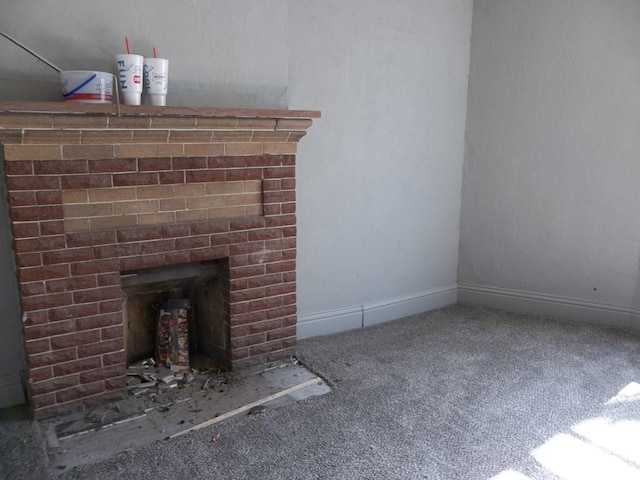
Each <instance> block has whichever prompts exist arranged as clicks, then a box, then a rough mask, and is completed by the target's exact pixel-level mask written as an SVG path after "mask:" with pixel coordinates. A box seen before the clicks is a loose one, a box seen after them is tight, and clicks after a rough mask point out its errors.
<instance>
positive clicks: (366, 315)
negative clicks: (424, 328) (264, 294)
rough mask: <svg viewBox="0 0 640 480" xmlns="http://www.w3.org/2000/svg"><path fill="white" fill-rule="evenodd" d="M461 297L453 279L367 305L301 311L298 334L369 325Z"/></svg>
mask: <svg viewBox="0 0 640 480" xmlns="http://www.w3.org/2000/svg"><path fill="white" fill-rule="evenodd" d="M457 301H458V286H457V284H455V283H451V284H448V285H443V286H441V287H437V288H433V289H430V290H424V291H422V292H416V293H411V294H408V295H400V296H397V297H392V298H388V299H385V300H382V301H379V302H372V303H367V304H365V305H360V306H353V307H347V308H340V309H336V310H328V311H324V312H318V313H312V314H306V315H298V338H299V339H303V338H309V337H315V336H318V335H328V334H330V333H338V332H345V331H347V330H353V329H356V328H363V327H369V326H371V325H377V324H379V323H384V322H389V321H391V320H397V319H399V318H403V317H408V316H409V315H415V314H417V313H422V312H426V311H428V310H433V309H436V308H441V307H446V306H447V305H453V304H455V303H457Z"/></svg>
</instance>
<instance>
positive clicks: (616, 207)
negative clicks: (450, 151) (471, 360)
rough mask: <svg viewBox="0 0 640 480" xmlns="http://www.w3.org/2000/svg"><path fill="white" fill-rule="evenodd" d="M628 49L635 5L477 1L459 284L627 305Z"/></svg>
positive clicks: (632, 49)
mask: <svg viewBox="0 0 640 480" xmlns="http://www.w3.org/2000/svg"><path fill="white" fill-rule="evenodd" d="M639 45H640V2H637V1H629V0H611V1H607V2H602V1H600V0H563V1H557V0H537V1H535V2H528V1H517V2H506V1H495V0H475V3H474V12H473V35H472V47H471V66H470V85H469V101H468V113H467V131H466V150H465V168H464V182H463V188H462V215H461V239H460V268H459V281H460V282H461V285H463V284H469V285H470V286H471V287H473V286H483V287H490V288H493V289H495V290H494V291H493V293H496V294H498V295H502V294H504V295H506V296H511V297H512V299H513V298H515V297H516V296H517V295H519V294H520V293H519V292H533V293H535V294H543V295H550V296H552V297H554V298H555V300H554V298H547V299H546V300H550V301H551V302H552V303H553V302H557V303H562V302H563V301H564V300H563V299H565V300H566V299H577V300H578V302H577V303H578V304H580V303H582V304H585V305H588V306H590V307H594V308H596V309H598V308H600V307H602V308H603V309H604V310H608V311H609V312H610V313H611V314H612V315H613V314H614V313H615V314H616V315H617V314H618V313H620V314H623V313H624V312H625V311H627V312H628V311H629V309H630V308H631V307H633V306H634V304H635V306H636V307H637V306H638V299H637V297H638V294H637V293H636V291H637V283H638V253H639V248H640V222H638V220H637V218H638V211H639V209H640V189H639V188H638V179H639V178H640V162H639V161H638V159H639V158H640V135H639V134H638V132H640V54H639V53H638V52H639V50H638V46H639ZM501 289H506V290H504V291H501ZM462 292H463V288H461V293H460V294H461V296H462ZM486 292H487V291H485V293H486ZM476 293H477V292H476ZM634 295H635V296H636V299H635V301H634ZM474 298H475V299H476V300H477V299H478V298H479V297H474ZM487 298H488V297H487ZM495 298H497V297H494V299H495ZM531 299H533V300H536V298H533V297H530V298H529V300H531ZM540 299H542V300H544V301H546V300H545V299H544V298H543V297H538V298H537V300H540ZM498 303H499V302H498ZM516 303H517V302H516ZM521 305H522V303H521ZM540 305H541V304H538V306H540ZM552 313H553V312H552ZM592 313H593V312H592ZM622 323H624V322H622Z"/></svg>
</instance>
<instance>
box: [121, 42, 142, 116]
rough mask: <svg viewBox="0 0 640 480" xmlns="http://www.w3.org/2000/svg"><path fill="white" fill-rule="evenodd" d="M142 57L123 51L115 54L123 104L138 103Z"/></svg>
mask: <svg viewBox="0 0 640 480" xmlns="http://www.w3.org/2000/svg"><path fill="white" fill-rule="evenodd" d="M143 65H144V57H143V56H142V55H134V54H128V53H123V54H122V55H116V66H117V69H118V86H119V87H120V91H121V92H122V97H123V99H124V104H125V105H140V103H141V102H140V99H141V96H142V80H143V78H142V75H143V70H142V68H143Z"/></svg>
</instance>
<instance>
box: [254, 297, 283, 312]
mask: <svg viewBox="0 0 640 480" xmlns="http://www.w3.org/2000/svg"><path fill="white" fill-rule="evenodd" d="M280 306H282V297H272V298H261V299H259V300H252V301H250V302H247V307H248V309H249V311H250V312H257V311H258V310H268V309H270V308H276V307H280Z"/></svg>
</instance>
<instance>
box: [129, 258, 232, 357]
mask: <svg viewBox="0 0 640 480" xmlns="http://www.w3.org/2000/svg"><path fill="white" fill-rule="evenodd" d="M224 263H225V262H223V261H211V262H200V263H188V264H181V265H174V266H166V267H159V268H150V269H143V270H136V271H128V272H122V273H121V278H122V282H121V285H122V290H123V292H124V305H123V312H124V336H125V349H126V354H127V365H131V364H133V363H136V362H139V361H141V360H144V359H148V358H155V359H157V352H156V337H157V334H158V331H157V329H158V317H159V312H160V308H161V307H162V305H163V304H165V302H167V300H170V299H188V300H189V302H190V308H189V309H188V338H189V357H190V358H191V359H193V358H195V357H196V356H205V357H207V358H208V359H209V360H213V361H214V362H215V363H216V364H218V365H220V366H221V367H222V366H226V365H225V361H226V356H225V351H226V349H227V341H228V340H227V335H226V333H225V309H224V296H223V291H224V288H223V280H222V279H223V278H224V275H222V272H221V269H222V268H223V267H224Z"/></svg>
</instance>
